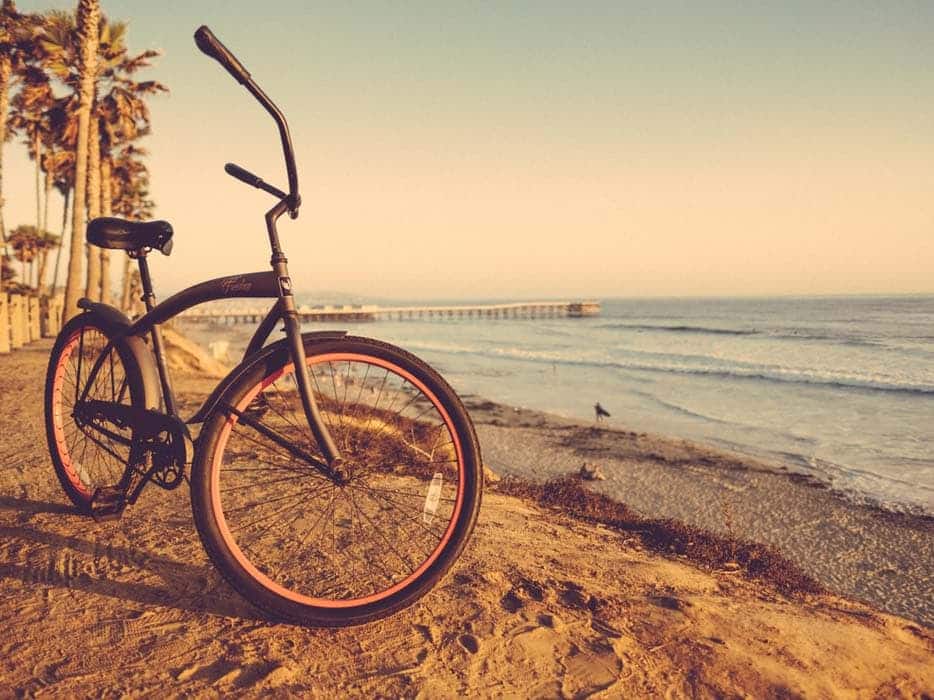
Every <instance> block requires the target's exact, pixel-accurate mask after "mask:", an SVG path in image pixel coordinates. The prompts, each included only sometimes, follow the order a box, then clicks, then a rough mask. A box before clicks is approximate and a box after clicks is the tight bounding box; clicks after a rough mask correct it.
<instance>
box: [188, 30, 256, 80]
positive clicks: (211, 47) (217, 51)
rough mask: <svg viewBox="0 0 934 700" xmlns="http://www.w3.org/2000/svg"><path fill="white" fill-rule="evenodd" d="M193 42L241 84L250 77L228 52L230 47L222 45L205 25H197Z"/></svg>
mask: <svg viewBox="0 0 934 700" xmlns="http://www.w3.org/2000/svg"><path fill="white" fill-rule="evenodd" d="M195 43H196V44H197V45H198V48H199V49H201V51H202V52H203V53H205V54H206V55H208V56H210V57H211V58H213V59H215V60H216V61H217V62H218V63H220V64H221V65H222V66H224V68H226V69H227V72H228V73H230V74H231V75H232V76H233V77H234V80H236V81H237V82H238V83H240V84H241V85H243V84H244V83H246V82H247V81H248V80H249V79H250V73H249V72H248V71H247V69H246V68H244V67H243V64H242V63H240V61H238V60H237V57H236V56H234V55H233V54H232V53H230V49H228V48H227V47H226V46H224V45H223V44H222V43H221V42H220V40H219V39H218V38H217V37H216V36H214V33H213V32H212V31H211V30H210V29H208V28H207V27H206V26H204V25H201V26H200V27H198V30H197V31H196V32H195Z"/></svg>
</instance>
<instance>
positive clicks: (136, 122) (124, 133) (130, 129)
mask: <svg viewBox="0 0 934 700" xmlns="http://www.w3.org/2000/svg"><path fill="white" fill-rule="evenodd" d="M123 31H124V25H122V24H117V25H114V27H113V29H112V30H111V31H110V39H111V44H110V50H109V56H113V57H114V58H113V59H111V60H109V61H108V64H107V65H109V66H111V67H110V68H108V69H106V70H104V71H103V74H102V77H103V80H102V82H103V83H104V86H106V87H107V88H109V90H108V91H107V92H106V94H103V95H102V96H101V97H100V98H99V99H98V101H97V105H96V113H97V116H98V122H99V125H100V148H101V159H100V164H101V173H100V174H101V214H102V215H103V216H110V215H111V214H112V210H113V202H114V193H113V189H114V187H113V185H114V182H113V179H114V163H113V159H114V152H115V150H116V149H117V147H118V146H120V145H124V144H130V143H132V142H133V141H136V140H137V139H139V138H140V137H142V136H145V135H146V134H148V133H149V128H150V121H149V107H148V106H147V104H146V100H145V98H146V97H148V96H151V95H155V94H158V93H160V92H168V89H167V88H166V87H165V86H164V85H162V83H159V82H157V81H155V80H147V81H141V82H140V81H136V80H134V79H133V76H134V74H135V73H136V72H137V71H139V70H140V69H143V68H148V67H149V66H150V65H151V59H152V58H154V57H156V56H158V55H159V53H158V52H157V51H151V50H150V51H144V52H143V53H141V54H138V55H137V56H129V55H128V53H127V50H126V48H123V49H122V53H119V54H118V53H117V50H118V48H119V43H118V38H119V40H120V41H122V37H123ZM136 153H137V154H140V153H141V151H140V149H137V150H136ZM100 260H101V298H102V299H104V300H105V301H109V298H110V251H108V250H101V251H100Z"/></svg>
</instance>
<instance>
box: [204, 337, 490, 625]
mask: <svg viewBox="0 0 934 700" xmlns="http://www.w3.org/2000/svg"><path fill="white" fill-rule="evenodd" d="M305 352H306V354H307V362H308V370H309V373H310V377H311V384H312V389H313V391H314V393H315V398H316V401H317V403H318V406H319V408H320V410H321V412H322V415H323V418H324V421H325V423H326V424H327V426H328V429H329V431H330V433H331V435H332V437H333V438H334V440H335V442H336V443H337V446H338V448H339V449H340V451H341V454H342V456H343V458H344V460H345V463H344V465H343V467H342V469H343V470H344V472H345V475H346V476H345V478H344V479H341V480H338V481H335V480H334V479H331V478H329V477H328V476H326V475H325V474H323V473H321V471H319V470H318V469H316V468H315V467H314V466H313V464H312V463H313V462H314V461H315V460H320V459H321V453H320V451H319V450H318V448H317V444H316V442H315V440H314V438H313V436H312V435H311V431H310V429H309V428H308V425H307V422H306V420H305V416H304V413H303V410H302V405H301V400H300V397H299V394H298V390H297V385H296V383H295V368H294V365H293V364H292V363H291V360H290V358H289V355H288V352H287V351H285V350H284V349H281V350H279V351H277V352H273V353H271V354H270V355H269V356H267V358H266V359H265V361H264V362H259V363H258V364H257V365H256V366H254V367H253V369H252V370H251V371H248V372H247V373H246V374H245V375H244V376H243V377H241V378H240V379H239V380H238V381H237V382H236V383H235V384H233V385H232V386H231V387H230V388H229V389H228V390H227V392H226V393H225V394H224V396H223V397H222V398H221V399H220V401H219V403H218V408H217V409H216V410H215V412H214V413H213V414H212V415H211V416H210V417H209V418H208V420H207V421H206V423H205V426H204V429H203V432H202V437H201V438H200V439H199V448H198V454H197V456H196V459H195V466H194V468H193V471H192V507H193V511H194V516H195V522H196V524H197V527H198V531H199V533H200V534H201V539H202V541H203V543H204V546H205V548H206V550H207V551H208V554H209V555H210V556H211V558H212V560H213V561H214V563H215V565H216V566H217V567H218V569H219V570H220V571H221V573H222V574H223V575H224V576H225V578H226V579H227V580H228V581H229V582H230V583H231V584H232V585H233V587H234V588H236V589H237V590H238V591H239V592H240V593H241V594H242V595H243V596H244V597H245V598H247V600H249V601H251V602H252V603H254V604H256V605H257V606H258V607H260V608H262V609H264V610H266V611H267V612H269V613H272V614H273V615H275V616H276V617H279V618H283V619H287V620H290V621H294V622H299V623H302V624H312V625H328V626H336V625H350V624H358V623H362V622H366V621H368V620H372V619H375V618H378V617H383V616H385V615H388V614H390V613H392V612H394V611H396V610H399V609H401V608H403V607H405V606H407V605H410V604H411V603H413V602H414V601H415V600H417V599H418V598H419V597H420V596H422V595H423V594H424V593H426V592H427V591H428V590H429V589H430V588H431V587H432V586H433V585H434V584H435V583H436V582H437V581H438V580H439V579H440V578H441V576H443V575H444V573H445V572H446V571H447V570H448V569H449V568H450V566H451V565H452V564H453V562H454V561H455V559H456V558H457V556H458V555H459V554H460V552H461V550H462V549H463V547H464V545H465V544H466V542H467V539H468V537H469V535H470V532H471V530H472V529H473V525H474V522H475V520H476V517H477V513H478V510H479V506H480V498H481V484H482V478H481V476H482V475H481V471H480V452H479V446H478V445H477V440H476V436H475V434H474V431H473V428H472V425H471V423H470V419H469V417H468V415H467V412H466V411H465V409H464V408H463V405H462V404H461V402H460V400H459V399H458V398H457V396H456V395H455V393H454V392H453V390H452V389H451V388H450V387H449V386H448V385H447V383H446V382H445V381H444V380H443V379H442V378H441V377H440V376H439V375H438V374H437V373H436V372H434V370H432V369H431V368H430V367H428V366H427V365H426V364H424V363H423V362H421V361H420V360H418V359H417V358H415V357H414V356H412V355H410V354H408V353H406V352H404V351H402V350H400V349H398V348H395V347H392V346H390V345H386V344H384V343H379V342H377V341H373V340H368V339H364V338H354V337H346V338H341V339H328V340H312V339H310V338H306V343H305ZM288 445H291V446H294V449H292V450H290V449H288V447H287V446H288ZM296 450H298V451H301V452H297V451H296ZM302 454H304V455H307V457H308V458H307V459H304V458H302V457H301V455H302Z"/></svg>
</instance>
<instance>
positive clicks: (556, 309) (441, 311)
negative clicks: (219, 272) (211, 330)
mask: <svg viewBox="0 0 934 700" xmlns="http://www.w3.org/2000/svg"><path fill="white" fill-rule="evenodd" d="M268 310H269V309H268V307H267V308H259V309H258V308H250V309H247V308H239V309H238V308H229V309H224V310H210V311H207V310H197V309H195V310H192V311H189V312H186V313H184V314H182V318H184V319H185V320H187V321H203V322H214V323H220V324H223V325H233V324H238V323H259V321H261V320H262V318H263V316H265V315H266V313H267V312H268ZM599 314H600V303H599V302H597V301H533V302H526V301H523V302H514V303H509V304H476V305H470V306H376V305H372V304H367V305H362V304H353V305H351V304H344V305H342V306H300V307H299V309H298V315H299V318H300V319H301V320H302V321H303V322H305V321H309V322H333V321H347V322H350V323H356V322H365V321H409V320H446V319H471V318H474V319H535V318H584V317H588V316H598V315H599Z"/></svg>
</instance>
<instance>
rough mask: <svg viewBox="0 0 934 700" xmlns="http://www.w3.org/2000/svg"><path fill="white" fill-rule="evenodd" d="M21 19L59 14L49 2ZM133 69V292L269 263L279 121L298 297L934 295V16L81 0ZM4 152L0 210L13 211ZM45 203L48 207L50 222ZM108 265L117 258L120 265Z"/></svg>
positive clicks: (286, 227) (622, 5) (710, 6)
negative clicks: (245, 80)
mask: <svg viewBox="0 0 934 700" xmlns="http://www.w3.org/2000/svg"><path fill="white" fill-rule="evenodd" d="M17 4H18V7H19V8H20V9H21V10H25V11H32V10H44V9H50V8H70V7H72V6H73V3H66V2H56V1H41V0H40V1H38V2H26V1H24V0H20V2H18V3H17ZM102 6H103V8H104V11H105V12H106V13H107V14H108V15H109V16H110V17H111V18H113V19H121V20H128V21H129V23H130V27H129V35H128V41H129V44H130V47H131V49H132V50H134V51H141V50H143V49H148V48H156V49H160V50H161V51H162V52H163V55H162V57H161V58H159V59H158V60H157V62H156V65H155V67H154V68H153V69H152V70H151V71H149V72H148V74H147V75H148V76H151V77H152V78H154V79H157V80H160V81H162V82H163V83H165V84H166V85H167V86H168V87H169V88H170V90H171V94H169V95H167V96H162V97H157V98H153V99H152V100H151V109H152V122H153V134H152V136H150V137H148V138H147V139H146V142H145V143H144V144H143V145H144V146H145V147H146V148H148V149H149V150H150V151H151V154H152V155H151V157H150V160H149V166H150V169H151V173H152V194H153V197H154V199H155V200H156V203H157V211H156V216H157V218H164V219H167V220H168V221H170V222H172V224H173V226H174V228H175V250H174V251H173V253H172V256H171V258H162V256H159V255H154V256H153V257H152V268H153V274H154V277H155V281H156V290H157V292H160V291H162V295H164V292H165V291H174V290H177V289H180V288H182V287H184V286H187V285H189V284H193V283H195V282H198V281H201V280H203V279H206V278H208V277H214V276H220V275H225V274H233V273H237V272H247V271H254V270H262V269H266V267H267V261H268V257H269V250H268V243H267V241H266V237H265V232H264V227H263V213H264V212H265V211H266V209H268V208H269V207H270V206H271V205H272V203H273V200H272V199H271V198H270V197H269V196H268V195H266V194H264V193H261V192H259V191H257V190H253V189H252V188H249V187H248V186H246V185H243V184H241V183H239V182H238V181H236V180H233V179H232V178H230V177H228V176H227V175H225V174H224V172H223V165H224V163H225V162H227V161H233V162H236V163H238V164H240V165H242V166H243V167H246V168H247V169H249V170H252V171H253V172H255V173H257V174H259V175H260V176H262V177H264V178H265V179H267V180H268V181H270V182H272V183H276V184H279V185H280V186H284V183H285V173H284V166H283V164H282V157H281V150H280V147H279V142H278V136H277V132H276V129H275V126H274V124H273V122H272V120H271V119H269V117H268V116H267V115H266V113H265V112H264V111H263V110H262V108H261V107H260V106H259V105H258V104H257V103H255V102H254V101H253V100H252V98H251V97H250V96H249V95H248V94H247V93H246V91H245V90H244V89H243V88H242V87H240V86H239V85H238V84H237V83H236V82H235V81H234V80H233V79H231V78H230V76H229V75H228V74H227V73H226V72H225V71H224V70H223V69H222V68H221V67H220V66H219V65H218V64H217V63H215V62H214V61H213V60H211V59H209V58H207V57H206V56H204V55H203V54H201V53H200V52H199V51H198V50H197V48H196V47H195V45H194V42H193V40H192V34H193V32H194V30H195V29H196V28H197V27H198V26H199V25H201V24H207V25H208V26H210V27H211V29H212V30H213V31H214V33H215V34H216V35H217V36H218V37H219V38H220V39H221V41H223V42H224V43H225V44H226V45H227V46H228V47H229V48H230V49H231V50H232V51H233V52H234V53H235V54H236V55H237V56H238V57H239V59H240V60H241V62H242V63H243V64H244V65H245V66H246V68H247V69H248V70H249V71H250V72H251V73H252V75H253V77H254V79H255V80H256V81H257V82H258V83H259V84H260V85H261V86H262V87H263V89H264V90H265V91H266V92H267V93H268V94H269V95H270V96H271V97H272V98H273V100H274V101H276V102H277V103H278V105H279V106H280V107H281V109H282V110H283V112H284V113H285V114H286V116H287V118H288V120H289V125H290V128H291V131H292V138H293V141H294V143H295V148H296V153H297V161H298V167H299V178H300V183H301V194H302V198H303V201H304V206H303V208H302V211H301V216H300V218H299V219H298V220H297V221H294V222H293V221H290V220H288V219H283V220H282V221H281V226H280V235H281V238H282V242H283V247H284V248H285V251H286V253H287V255H288V256H289V259H290V267H291V271H292V276H293V278H294V279H295V282H296V287H297V289H298V291H299V292H301V291H303V290H307V291H314V290H325V289H326V290H341V291H344V292H347V293H351V294H355V295H361V296H368V297H376V298H445V299H456V298H465V299H466V298H517V299H520V298H552V299H554V298H568V297H575V298H576V297H587V298H601V297H615V296H694V295H798V294H873V293H879V294H887V293H931V292H934V116H932V115H934V42H932V41H931V37H932V36H934V3H932V2H930V1H929V0H923V1H919V2H909V1H900V2H890V3H877V2H855V1H854V2H835V1H832V0H826V1H822V2H820V3H814V2H796V1H794V0H785V1H782V2H748V1H746V2H666V1H656V2H640V3H633V2H626V1H624V0H616V1H615V2H583V1H582V2H577V3H569V2H551V1H546V0H542V1H539V2H505V1H499V2H484V1H478V2H470V3H461V2H453V1H452V2H445V3H436V2H415V1H413V2H408V3H390V2H347V3H320V2H300V1H297V0H288V1H285V0H281V1H279V0H270V1H269V2H265V3H256V2H246V1H243V0H231V1H225V2H219V1H217V0H208V1H203V2H197V3H191V2H177V1H174V0H162V1H161V2H157V3H151V2H139V1H138V0H134V1H129V0H124V1H121V2H117V1H116V0H102ZM24 153H25V151H24V149H23V148H22V147H21V146H19V145H16V144H7V145H6V146H5V149H4V196H5V199H6V201H7V206H6V209H5V220H6V221H7V223H8V225H16V224H17V223H29V222H31V221H32V220H33V219H34V218H35V214H34V211H35V205H34V194H33V189H32V188H33V180H32V166H31V164H30V163H29V161H28V160H27V159H26V157H25V154H24ZM56 206H59V209H58V211H59V212H60V205H58V203H57V202H55V203H54V204H53V207H52V210H53V214H52V216H51V217H50V218H51V220H52V221H55V220H57V219H56V218H55V217H56V214H55V213H54V212H55V207H56ZM117 267H119V266H117Z"/></svg>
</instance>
